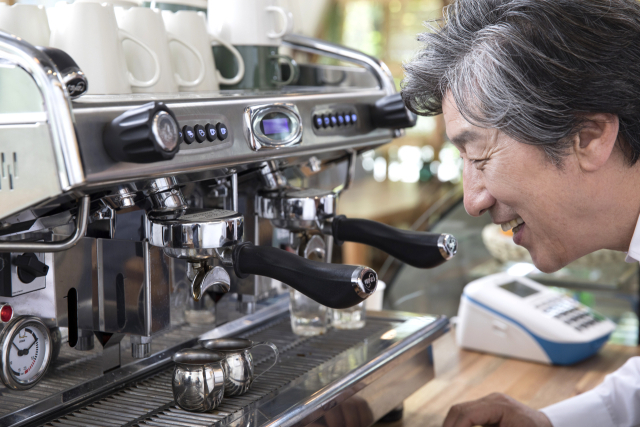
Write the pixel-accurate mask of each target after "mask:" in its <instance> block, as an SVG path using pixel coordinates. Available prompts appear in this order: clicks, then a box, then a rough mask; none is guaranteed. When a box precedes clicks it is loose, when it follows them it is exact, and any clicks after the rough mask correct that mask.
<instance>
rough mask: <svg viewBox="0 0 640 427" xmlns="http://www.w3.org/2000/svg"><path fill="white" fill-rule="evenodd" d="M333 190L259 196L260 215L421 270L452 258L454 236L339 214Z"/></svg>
mask: <svg viewBox="0 0 640 427" xmlns="http://www.w3.org/2000/svg"><path fill="white" fill-rule="evenodd" d="M337 199H338V194H337V193H336V192H333V191H326V190H316V189H299V188H293V187H287V188H283V189H277V190H272V191H263V192H261V193H260V194H258V195H257V196H256V212H257V215H258V216H259V217H260V218H264V219H269V220H270V221H271V223H272V224H273V226H274V227H277V228H284V229H287V230H290V231H305V230H316V231H320V232H321V233H323V234H325V235H331V236H333V238H334V239H335V241H336V243H338V244H342V243H343V242H356V243H363V244H365V245H369V246H373V247H375V248H378V249H380V250H382V251H384V252H386V253H388V254H389V255H391V256H393V257H395V258H397V259H398V260H400V261H402V262H405V263H407V264H409V265H411V266H414V267H417V268H433V267H437V266H438V265H440V264H442V263H444V262H445V261H447V260H449V259H451V258H452V257H453V256H454V255H455V254H456V252H457V247H458V244H457V241H456V239H455V237H453V236H452V235H450V234H439V233H427V232H422V231H411V230H401V229H398V228H394V227H390V226H388V225H386V224H382V223H380V222H376V221H370V220H366V219H351V218H347V217H346V216H344V215H336V202H337Z"/></svg>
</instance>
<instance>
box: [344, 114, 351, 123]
mask: <svg viewBox="0 0 640 427" xmlns="http://www.w3.org/2000/svg"><path fill="white" fill-rule="evenodd" d="M344 122H345V123H346V124H348V125H350V124H351V114H349V113H346V114H345V115H344Z"/></svg>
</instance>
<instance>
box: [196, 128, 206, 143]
mask: <svg viewBox="0 0 640 427" xmlns="http://www.w3.org/2000/svg"><path fill="white" fill-rule="evenodd" d="M193 129H194V130H195V132H196V141H198V142H204V141H205V140H206V139H207V132H206V131H205V130H204V126H202V125H195V126H194V128H193Z"/></svg>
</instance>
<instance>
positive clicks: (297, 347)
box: [46, 313, 447, 427]
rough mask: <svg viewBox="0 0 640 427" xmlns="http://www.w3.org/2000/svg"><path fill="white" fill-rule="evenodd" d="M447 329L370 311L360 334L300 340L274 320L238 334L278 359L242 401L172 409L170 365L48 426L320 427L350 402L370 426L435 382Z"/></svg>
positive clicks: (260, 363) (260, 358)
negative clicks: (436, 352) (436, 349)
mask: <svg viewBox="0 0 640 427" xmlns="http://www.w3.org/2000/svg"><path fill="white" fill-rule="evenodd" d="M387 316H389V317H387ZM369 320H370V321H369ZM446 329H447V320H446V319H444V318H435V317H428V316H425V317H420V316H415V315H397V314H392V315H391V314H387V313H378V314H376V313H371V316H370V319H368V322H367V325H366V326H365V328H363V329H361V330H355V331H337V330H331V331H329V332H328V334H327V335H326V336H319V337H311V338H304V337H296V336H295V335H293V334H292V332H291V331H290V328H289V325H288V318H287V317H278V318H277V319H276V320H274V321H273V322H272V323H270V324H267V325H264V327H258V328H256V329H254V330H253V331H250V332H248V333H245V334H243V335H242V336H244V337H247V338H250V339H255V340H269V341H272V342H274V343H275V344H277V345H278V347H279V348H280V349H281V350H282V353H281V355H282V357H281V361H280V362H279V363H278V364H277V365H276V367H275V368H273V369H272V370H271V371H269V372H268V373H266V374H265V375H264V376H262V377H260V378H259V379H258V380H256V381H255V382H254V384H253V386H252V387H251V389H250V390H249V391H248V392H247V393H246V394H245V395H243V396H236V397H228V398H224V399H223V401H222V403H221V404H220V406H219V407H218V408H217V409H216V410H214V411H211V412H208V413H201V414H196V413H189V412H186V411H183V410H182V409H180V408H179V407H176V405H175V402H174V401H173V394H172V392H171V386H170V383H171V377H172V372H173V369H172V368H171V367H168V368H167V369H165V370H163V371H161V372H160V373H159V374H156V375H155V376H151V377H149V378H148V379H142V380H137V381H134V382H133V383H130V385H129V386H126V387H124V388H119V389H118V390H116V391H113V392H111V393H110V394H109V395H107V396H106V397H105V398H103V399H100V400H97V401H92V403H90V404H79V405H76V407H75V408H73V409H74V411H73V412H71V413H68V414H67V415H64V416H61V417H60V418H57V419H56V420H55V421H52V422H51V423H48V424H46V425H48V426H55V425H61V426H64V425H74V424H75V423H78V422H80V423H82V422H84V423H85V424H83V425H87V426H94V425H96V423H95V419H96V417H100V418H99V419H100V420H103V419H104V418H105V417H109V419H110V420H111V423H112V425H118V426H119V425H158V426H170V425H182V424H187V425H203V426H204V425H207V426H208V425H216V426H252V427H258V426H276V425H278V426H280V425H282V426H294V425H295V426H297V425H307V424H310V423H311V422H313V421H317V422H320V423H322V420H321V419H322V418H323V417H324V416H325V415H326V414H327V413H328V412H329V411H330V410H331V409H332V408H335V407H338V408H341V405H343V404H348V405H350V406H351V405H352V404H353V402H354V400H355V402H356V403H357V405H359V407H361V408H362V409H363V412H365V413H368V414H369V415H368V416H370V417H371V418H372V419H374V420H376V419H379V418H380V417H382V416H383V415H385V414H386V413H387V412H389V411H390V410H392V409H393V408H395V407H396V406H398V404H399V403H401V402H402V400H404V399H405V398H406V397H408V396H409V395H410V394H412V393H413V392H414V391H416V390H417V389H418V388H420V387H421V386H422V385H424V383H425V382H427V381H428V380H430V379H431V378H432V377H433V359H432V358H431V351H430V345H431V343H432V342H433V340H435V339H436V338H438V337H439V336H441V335H442V334H443V333H444V332H445V331H446ZM257 351H258V350H256V352H257ZM254 356H255V366H256V372H257V373H260V372H262V371H263V369H264V368H265V367H266V366H267V365H268V362H269V360H270V358H271V357H272V356H271V355H270V352H269V353H266V352H262V350H260V354H257V353H256V354H255V355H254ZM132 402H134V403H138V404H136V405H133V406H132V405H131V403H132ZM340 410H342V409H340ZM99 414H100V415H99ZM338 425H344V424H338ZM349 427H353V426H349Z"/></svg>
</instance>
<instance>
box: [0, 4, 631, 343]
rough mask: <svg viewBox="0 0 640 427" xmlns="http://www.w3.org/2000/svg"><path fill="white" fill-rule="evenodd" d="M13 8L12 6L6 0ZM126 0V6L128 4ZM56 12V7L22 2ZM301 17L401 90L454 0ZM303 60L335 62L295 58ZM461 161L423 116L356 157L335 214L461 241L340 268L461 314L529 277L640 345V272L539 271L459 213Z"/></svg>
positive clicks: (295, 9) (612, 256) (345, 251)
mask: <svg viewBox="0 0 640 427" xmlns="http://www.w3.org/2000/svg"><path fill="white" fill-rule="evenodd" d="M0 1H5V2H9V3H13V2H15V1H14V0H0ZM122 1H126V0H122ZM19 2H21V3H31V4H40V5H44V6H47V7H49V6H53V5H54V4H55V3H56V2H57V0H20V1H19ZM279 3H280V4H281V6H283V7H285V8H287V9H288V10H290V11H291V12H292V14H293V15H294V22H295V24H294V32H296V33H300V34H304V35H307V36H312V37H317V38H321V39H325V40H328V41H331V42H335V43H339V44H342V45H346V46H348V47H352V48H355V49H358V50H361V51H364V52H365V53H368V54H370V55H372V56H375V57H377V58H380V59H382V60H383V61H384V62H385V63H386V64H387V65H388V67H389V69H390V70H391V73H392V74H393V77H394V79H395V82H396V85H397V87H398V89H400V84H401V81H402V78H403V69H402V64H403V63H404V62H406V61H409V60H410V59H411V58H412V57H413V56H414V55H415V54H416V52H417V51H418V50H419V48H420V44H419V42H418V41H417V35H418V34H419V33H421V32H424V31H427V27H426V26H425V22H426V21H431V20H437V19H438V18H440V17H441V16H442V9H443V7H445V6H446V4H447V0H306V1H302V0H279ZM144 4H145V5H147V6H151V7H159V8H167V9H173V10H177V9H189V10H198V11H203V12H206V10H207V4H206V0H162V2H156V1H151V2H149V1H146V2H145V3H144ZM296 59H298V60H300V61H301V62H305V61H311V62H316V61H317V62H323V63H328V64H332V65H345V66H346V65H347V64H339V63H334V62H332V60H331V59H327V58H313V57H298V58H296ZM461 168H462V163H461V160H460V158H459V153H458V151H457V150H456V149H455V148H454V147H453V146H452V145H451V144H450V143H449V142H448V141H447V138H446V134H445V129H444V124H443V120H442V117H441V116H437V117H420V118H419V119H418V122H417V126H415V127H414V128H412V129H409V130H408V131H407V132H406V135H405V136H404V137H402V138H398V139H395V140H394V141H393V142H392V143H391V144H388V145H385V146H382V147H379V148H378V149H376V150H372V151H368V152H365V153H362V155H361V156H359V158H358V162H357V168H356V175H355V180H354V183H353V185H352V187H351V188H350V189H349V190H348V191H347V192H346V193H345V195H344V196H343V197H342V198H341V200H340V202H339V210H338V213H340V214H344V215H347V216H351V217H358V218H368V219H372V220H376V221H381V222H384V223H387V224H389V225H393V226H396V227H401V228H405V229H409V228H412V229H416V230H432V231H438V232H447V233H451V234H453V235H454V236H456V238H457V239H458V241H459V250H458V255H457V257H456V258H455V259H454V260H453V261H451V262H448V263H446V264H445V265H443V266H441V267H439V268H436V269H434V270H428V271H424V270H418V269H414V268H411V267H407V266H403V265H400V264H399V263H397V262H396V261H395V260H393V259H391V258H388V257H387V256H386V255H385V254H384V253H382V252H380V251H378V250H376V249H374V248H369V247H366V246H363V245H358V244H352V243H346V244H344V245H343V246H340V247H337V248H336V250H335V251H334V254H335V255H334V256H335V257H336V261H342V262H344V263H348V264H362V265H369V266H371V267H373V268H375V269H376V270H377V271H378V272H379V274H380V277H381V278H382V279H383V280H384V281H385V282H386V283H387V289H386V291H385V307H386V308H389V309H394V310H403V311H411V312H419V313H431V314H445V315H447V316H455V315H456V313H457V308H458V304H459V300H460V296H461V293H462V289H463V287H464V286H465V285H466V284H467V283H469V282H470V281H472V280H474V279H477V278H480V277H483V276H486V275H488V274H491V273H496V272H502V271H508V272H510V273H511V274H516V275H527V276H529V277H531V278H533V279H534V280H537V281H539V282H541V283H543V284H546V285H549V286H553V287H556V288H557V289H560V290H562V292H564V293H566V294H567V295H570V296H571V297H573V298H575V299H576V300H579V301H580V302H582V303H584V304H586V305H588V306H590V307H593V308H595V309H596V310H598V311H600V312H601V313H602V314H604V315H606V316H608V317H610V318H612V319H613V320H614V321H616V323H617V324H618V330H617V331H616V333H615V334H614V335H613V338H612V340H613V341H615V342H618V343H624V344H628V345H637V343H638V316H637V313H638V281H639V280H638V275H639V273H638V265H637V263H634V264H628V263H625V262H624V254H622V253H615V252H612V251H598V252H596V253H594V254H591V255H589V256H587V257H585V258H583V259H581V260H578V261H576V262H574V263H572V264H571V265H569V266H568V267H566V268H564V269H562V270H560V271H559V272H556V273H553V274H542V273H541V272H539V271H538V270H536V269H535V267H534V266H533V264H531V260H530V258H529V256H528V253H527V252H526V251H525V250H524V249H522V248H520V247H517V246H515V245H514V244H513V241H512V239H511V236H510V235H509V233H503V232H502V231H501V230H500V228H499V227H498V226H495V225H493V224H491V219H490V217H489V216H488V215H485V216H483V217H481V218H471V217H470V216H468V215H467V214H466V212H465V211H464V207H463V206H462V176H461Z"/></svg>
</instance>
